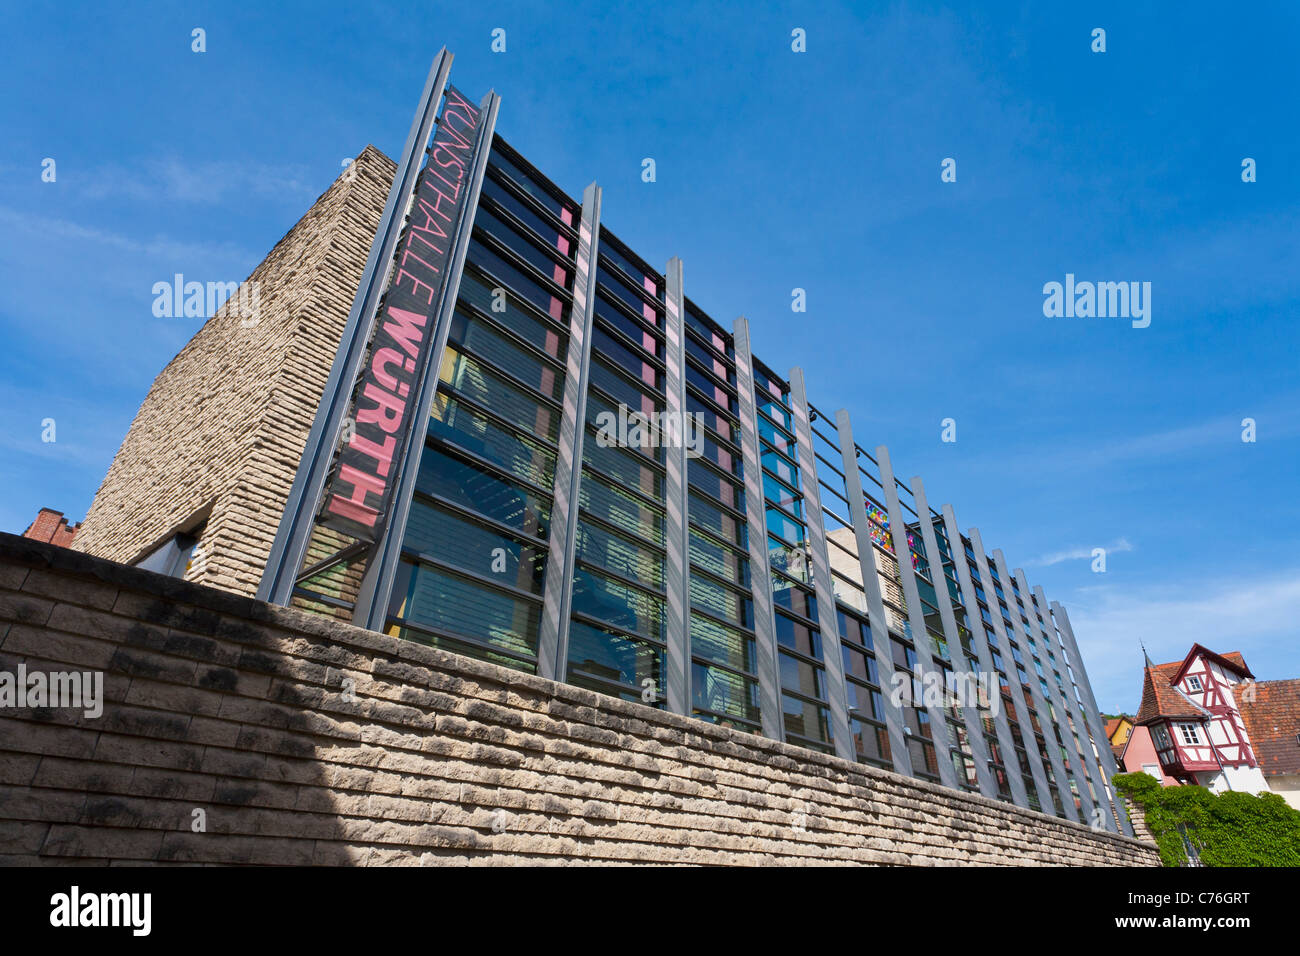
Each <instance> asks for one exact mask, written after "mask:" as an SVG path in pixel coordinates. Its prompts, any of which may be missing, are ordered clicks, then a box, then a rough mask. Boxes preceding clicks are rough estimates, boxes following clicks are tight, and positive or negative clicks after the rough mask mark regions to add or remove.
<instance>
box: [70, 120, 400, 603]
mask: <svg viewBox="0 0 1300 956" xmlns="http://www.w3.org/2000/svg"><path fill="white" fill-rule="evenodd" d="M395 168H396V167H395V165H394V164H393V162H392V160H390V159H389V158H388V157H387V156H385V155H384V154H383V153H381V152H379V151H378V150H377V149H375V148H374V147H373V146H367V147H366V149H365V150H364V151H363V152H362V153H361V155H360V156H358V157H357V160H356V162H354V163H353V164H352V165H351V166H350V167H349V168H348V169H347V170H346V171H344V172H343V173H342V174H341V175H340V176H339V178H338V180H336V181H335V183H334V184H333V185H332V186H331V187H330V188H329V189H328V190H327V191H326V192H325V193H324V195H322V196H321V197H320V198H319V199H318V200H316V202H315V203H314V204H313V205H312V207H311V209H310V210H308V211H307V213H306V215H304V216H303V217H302V219H300V220H299V221H298V223H297V224H296V225H295V226H294V227H293V228H292V229H291V230H290V231H289V233H288V234H287V235H286V236H285V237H284V238H283V239H281V240H280V242H278V243H277V244H276V246H275V248H274V249H272V250H271V252H270V253H269V254H268V255H267V257H266V258H265V259H264V260H263V261H262V263H261V264H260V265H258V267H257V268H256V269H255V270H254V271H253V274H252V275H251V276H249V278H248V281H249V282H256V283H257V289H258V290H259V295H258V310H257V315H256V316H255V317H253V318H252V319H249V318H248V317H246V316H243V315H242V314H240V312H239V311H238V309H237V308H235V304H236V301H235V300H232V301H231V302H230V303H227V305H225V306H223V307H222V308H220V309H218V310H217V313H216V315H214V316H213V317H212V318H211V319H209V320H208V321H207V322H206V323H204V325H203V328H202V329H200V330H199V331H198V333H196V334H195V336H194V337H193V338H192V339H191V340H190V341H189V342H188V343H186V345H185V347H184V348H183V349H181V351H180V352H179V354H177V356H176V357H175V358H174V359H172V361H171V362H170V363H168V365H167V367H166V368H164V369H163V370H162V371H161V372H160V373H159V374H158V377H157V378H156V379H155V380H154V383H153V385H152V386H151V387H150V389H149V394H148V395H147V396H146V397H145V400H144V403H143V404H142V405H141V406H140V410H139V411H138V412H137V413H136V416H135V419H134V420H133V421H132V423H131V428H130V430H129V431H128V432H127V435H126V438H125V439H123V441H122V445H121V448H120V449H119V450H118V452H117V455H116V456H115V457H114V459H113V464H112V465H111V466H110V468H109V470H108V474H107V476H106V477H105V478H104V481H103V483H102V484H101V485H100V487H99V491H98V492H97V493H96V495H95V500H94V502H93V503H92V504H91V506H90V511H89V512H88V513H87V515H86V520H85V521H84V522H83V523H82V526H81V528H80V529H79V531H78V534H77V537H76V538H75V540H74V542H73V544H72V547H73V549H74V550H77V551H84V552H86V553H88V554H94V555H98V556H100V557H105V558H110V559H112V560H114V561H122V562H131V561H135V560H137V559H139V558H140V557H142V556H143V555H144V554H146V553H147V552H148V551H149V550H151V549H152V548H153V547H155V546H156V545H158V544H160V543H161V542H162V541H164V540H166V538H168V537H170V536H171V535H172V534H175V533H176V532H177V531H191V530H192V529H193V527H194V526H195V525H196V524H199V523H200V522H202V521H203V520H205V519H206V521H207V525H206V527H205V529H204V532H203V534H202V536H201V538H200V541H199V548H200V549H201V551H200V552H199V555H201V558H199V557H197V556H196V559H195V560H194V561H193V562H192V565H191V568H190V570H189V572H188V573H187V578H188V579H189V580H193V581H198V582H200V583H203V584H210V585H212V586H214V587H219V588H223V589H225V590H228V591H233V592H236V593H239V594H249V595H251V594H254V593H256V591H257V585H258V583H259V581H260V580H261V576H262V569H263V568H265V566H266V559H267V555H268V554H269V553H270V550H271V542H272V541H273V540H274V538H275V532H276V528H277V527H278V526H279V523H280V516H281V514H282V513H283V511H284V503H285V501H286V499H287V498H288V495H289V488H290V486H291V485H292V484H293V478H294V473H295V472H296V470H297V466H298V462H299V460H300V459H301V458H302V450H303V447H304V446H305V445H306V442H307V433H308V432H309V431H310V430H311V424H312V421H313V419H314V417H315V414H316V407H317V405H318V403H319V401H320V397H321V393H322V392H323V391H324V389H325V380H326V379H327V378H328V377H329V371H330V367H331V365H332V364H333V361H334V353H335V352H336V351H337V349H338V343H339V339H340V338H341V336H342V334H343V327H344V326H345V325H346V324H347V318H348V313H349V311H350V309H351V307H352V300H353V298H354V296H355V294H356V289H357V285H358V284H359V283H360V281H361V273H362V271H363V269H364V268H365V263H366V257H367V256H368V255H369V252H370V244H371V242H372V240H373V239H374V235H375V230H376V229H377V228H378V226H379V219H380V216H381V214H382V212H383V208H384V201H385V199H386V197H387V195H388V190H389V187H390V185H391V183H392V179H393V175H394V172H395Z"/></svg>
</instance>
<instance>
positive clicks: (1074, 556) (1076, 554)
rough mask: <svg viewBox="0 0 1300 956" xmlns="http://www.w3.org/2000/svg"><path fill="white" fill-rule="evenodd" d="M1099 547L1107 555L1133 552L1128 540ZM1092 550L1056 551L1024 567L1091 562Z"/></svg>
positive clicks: (1072, 549)
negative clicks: (1063, 562)
mask: <svg viewBox="0 0 1300 956" xmlns="http://www.w3.org/2000/svg"><path fill="white" fill-rule="evenodd" d="M1093 547H1098V546H1097V545H1094V546H1093ZM1100 547H1103V548H1104V549H1105V551H1106V553H1107V554H1117V553H1119V552H1122V551H1132V550H1133V545H1132V544H1130V543H1129V540H1128V539H1127V538H1119V539H1118V540H1116V541H1114V542H1113V543H1111V544H1107V545H1100ZM1092 550H1093V549H1092V548H1091V547H1082V548H1071V549H1070V550H1068V551H1057V552H1054V553H1053V554H1045V555H1043V556H1042V557H1041V558H1035V559H1034V560H1032V561H1028V562H1026V564H1025V566H1026V567H1047V566H1050V565H1053V564H1060V563H1061V562H1062V561H1079V560H1083V559H1087V560H1089V561H1091V560H1092V558H1093V553H1092Z"/></svg>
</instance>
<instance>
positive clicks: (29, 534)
mask: <svg viewBox="0 0 1300 956" xmlns="http://www.w3.org/2000/svg"><path fill="white" fill-rule="evenodd" d="M77 529H78V525H75V524H68V519H67V518H65V517H63V512H62V511H55V510H54V509H53V508H42V509H41V510H40V512H39V513H38V514H37V515H36V520H35V521H33V522H32V523H31V524H30V525H29V526H28V528H27V530H26V531H24V532H23V537H24V538H32V539H34V540H36V541H47V542H49V543H50V544H57V545H58V546H59V547H61V548H66V547H68V546H69V545H71V544H72V539H73V538H75V537H76V535H77Z"/></svg>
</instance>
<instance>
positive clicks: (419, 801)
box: [0, 535, 1157, 865]
mask: <svg viewBox="0 0 1300 956" xmlns="http://www.w3.org/2000/svg"><path fill="white" fill-rule="evenodd" d="M19 665H25V667H26V668H27V670H28V672H29V673H30V672H36V671H42V672H48V671H70V670H78V671H102V672H103V673H104V675H105V676H104V696H105V698H106V703H105V704H104V707H103V713H102V715H101V716H99V717H98V718H94V717H88V716H86V715H85V714H84V713H83V712H82V711H79V710H71V709H66V708H46V709H30V708H18V709H13V708H8V707H6V708H0V863H9V864H37V863H41V864H44V863H137V862H158V863H255V864H421V863H424V864H444V863H462V864H463V863H561V862H572V861H577V862H584V863H631V862H656V863H701V864H733V865H734V864H788V863H875V864H909V863H921V864H971V863H974V864H1090V865H1101V864H1130V865H1132V864H1140V865H1155V864H1156V863H1157V857H1156V853H1155V850H1154V848H1153V847H1151V846H1148V845H1146V844H1143V843H1139V842H1138V841H1136V840H1131V839H1127V838H1123V837H1117V836H1112V835H1110V834H1105V833H1094V832H1092V831H1090V830H1089V829H1087V828H1086V827H1083V826H1080V825H1078V824H1073V823H1069V822H1065V821H1062V820H1058V819H1055V818H1052V817H1048V816H1044V815H1042V814H1039V813H1034V812H1030V811H1026V810H1020V809H1017V808H1014V807H1011V806H1008V805H1006V804H1002V803H997V802H994V801H990V800H986V799H983V798H981V797H978V796H971V795H967V794H959V793H956V792H954V791H951V790H945V789H943V788H941V787H938V786H933V785H929V784H926V783H921V782H919V781H916V780H912V779H909V778H906V777H901V776H898V775H896V774H893V773H889V772H886V771H883V770H876V769H872V768H869V767H865V766H860V765H857V764H852V763H848V762H845V761H842V760H839V759H837V758H835V757H830V756H823V755H821V754H817V753H813V752H811V751H807V750H803V749H800V748H796V747H793V746H790V745H787V744H784V743H779V742H776V741H771V740H767V739H764V738H761V737H756V736H753V735H750V734H745V733H740V732H737V731H734V730H729V729H725V728H721V727H716V726H713V725H711V724H708V723H704V722H701V721H698V720H693V719H689V718H686V717H681V716H677V715H672V714H665V713H662V712H660V711H658V710H655V709H653V708H650V707H646V706H642V705H640V704H633V703H626V702H623V701H619V700H615V699H613V698H609V697H605V696H601V695H598V694H595V693H592V692H590V691H586V690H582V689H579V688H576V687H571V686H568V685H564V684H557V683H554V682H551V681H547V680H543V679H541V678H538V677H534V676H531V675H527V674H522V673H519V672H516V671H512V670H507V669H504V668H501V667H498V666H494V665H491V664H485V663H480V662H477V661H473V660H470V659H467V658H463V657H458V656H456V655H453V654H447V653H444V652H442V651H438V650H434V649H432V648H428V647H424V646H422V645H419V644H415V643H411V642H407V641H400V640H397V639H395V638H391V637H388V636H385V635H382V634H376V633H372V632H369V631H365V630H362V629H359V628H355V627H352V626H351V625H348V624H343V623H340V622H337V621H332V620H329V619H326V618H322V617H319V616H315V615H310V614H307V613H304V612H301V611H296V610H288V609H283V608H275V607H271V606H269V605H265V604H261V603H258V602H256V601H254V600H252V599H250V598H247V597H242V596H239V595H234V594H231V593H228V592H225V591H219V590H215V589H212V588H207V587H201V586H198V585H195V584H193V583H189V582H185V581H179V580H176V579H171V578H165V577H161V576H158V575H154V574H151V573H149V572H145V571H141V570H139V569H136V568H128V567H125V566H122V565H119V564H115V563H112V562H108V561H105V560H101V559H97V558H92V557H89V556H87V555H84V554H80V553H77V552H74V551H68V550H65V549H60V548H55V547H52V546H50V545H46V544H41V543H38V542H33V541H30V540H26V539H23V538H18V537H15V536H12V535H0V671H7V672H9V673H11V674H13V673H16V672H17V668H18V666H19ZM196 811H201V814H202V819H203V822H204V832H196V831H195V828H196V821H197V820H198V819H200V814H199V813H198V812H196Z"/></svg>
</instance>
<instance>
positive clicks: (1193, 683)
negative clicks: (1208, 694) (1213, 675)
mask: <svg viewBox="0 0 1300 956" xmlns="http://www.w3.org/2000/svg"><path fill="white" fill-rule="evenodd" d="M1187 689H1188V690H1190V691H1193V692H1194V693H1198V694H1199V693H1200V692H1201V691H1202V690H1203V689H1204V688H1202V687H1201V679H1200V678H1199V677H1197V676H1196V675H1195V674H1191V675H1189V676H1188V678H1187Z"/></svg>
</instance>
